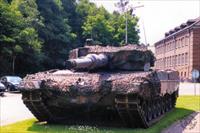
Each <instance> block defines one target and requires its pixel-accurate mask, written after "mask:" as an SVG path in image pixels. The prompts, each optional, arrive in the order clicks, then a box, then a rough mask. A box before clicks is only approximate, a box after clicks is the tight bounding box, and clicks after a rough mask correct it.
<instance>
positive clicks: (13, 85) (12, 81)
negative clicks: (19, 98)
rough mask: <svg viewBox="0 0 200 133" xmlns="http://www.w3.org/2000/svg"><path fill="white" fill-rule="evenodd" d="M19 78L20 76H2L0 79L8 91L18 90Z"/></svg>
mask: <svg viewBox="0 0 200 133" xmlns="http://www.w3.org/2000/svg"><path fill="white" fill-rule="evenodd" d="M21 80H22V78H20V77H19V76H3V77H1V79H0V81H1V83H3V84H4V85H5V87H6V89H7V90H8V91H18V85H19V83H20V82H21Z"/></svg>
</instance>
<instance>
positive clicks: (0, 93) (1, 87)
mask: <svg viewBox="0 0 200 133" xmlns="http://www.w3.org/2000/svg"><path fill="white" fill-rule="evenodd" d="M5 91H6V87H5V86H4V84H2V83H0V96H2V95H3V94H4V92H5Z"/></svg>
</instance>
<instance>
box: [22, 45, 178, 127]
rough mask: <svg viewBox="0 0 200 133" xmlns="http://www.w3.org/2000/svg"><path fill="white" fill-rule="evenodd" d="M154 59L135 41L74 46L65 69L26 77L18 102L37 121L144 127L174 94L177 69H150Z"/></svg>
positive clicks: (171, 104)
mask: <svg viewBox="0 0 200 133" xmlns="http://www.w3.org/2000/svg"><path fill="white" fill-rule="evenodd" d="M154 62H155V57H154V55H153V53H152V52H151V51H149V50H147V49H146V47H141V46H137V45H127V46H122V47H113V46H106V47H102V46H85V47H81V48H77V49H74V50H72V51H71V52H70V54H69V60H67V61H65V67H66V69H64V70H57V69H55V70H49V71H45V72H38V73H36V74H31V75H27V76H26V77H25V78H24V79H23V81H22V82H21V84H20V90H21V92H22V100H23V102H24V104H25V105H26V106H27V108H28V109H29V110H30V111H31V112H32V113H33V115H34V116H35V117H36V118H37V119H38V121H47V122H48V123H64V124H70V125H71V124H89V125H103V126H117V127H134V128H135V127H142V128H148V127H150V126H151V125H152V124H154V123H155V122H157V121H159V120H160V118H162V117H163V116H164V115H165V113H166V112H168V111H171V110H172V109H173V108H174V107H175V104H176V99H177V97H178V84H179V82H178V80H179V77H178V73H177V71H174V70H165V71H164V70H154V69H152V68H153V66H154Z"/></svg>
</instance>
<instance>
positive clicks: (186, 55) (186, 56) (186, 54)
mask: <svg viewBox="0 0 200 133" xmlns="http://www.w3.org/2000/svg"><path fill="white" fill-rule="evenodd" d="M185 64H188V53H185Z"/></svg>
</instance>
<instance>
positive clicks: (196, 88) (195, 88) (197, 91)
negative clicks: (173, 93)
mask: <svg viewBox="0 0 200 133" xmlns="http://www.w3.org/2000/svg"><path fill="white" fill-rule="evenodd" d="M179 94H180V95H200V83H196V84H195V83H180V86H179Z"/></svg>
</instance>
